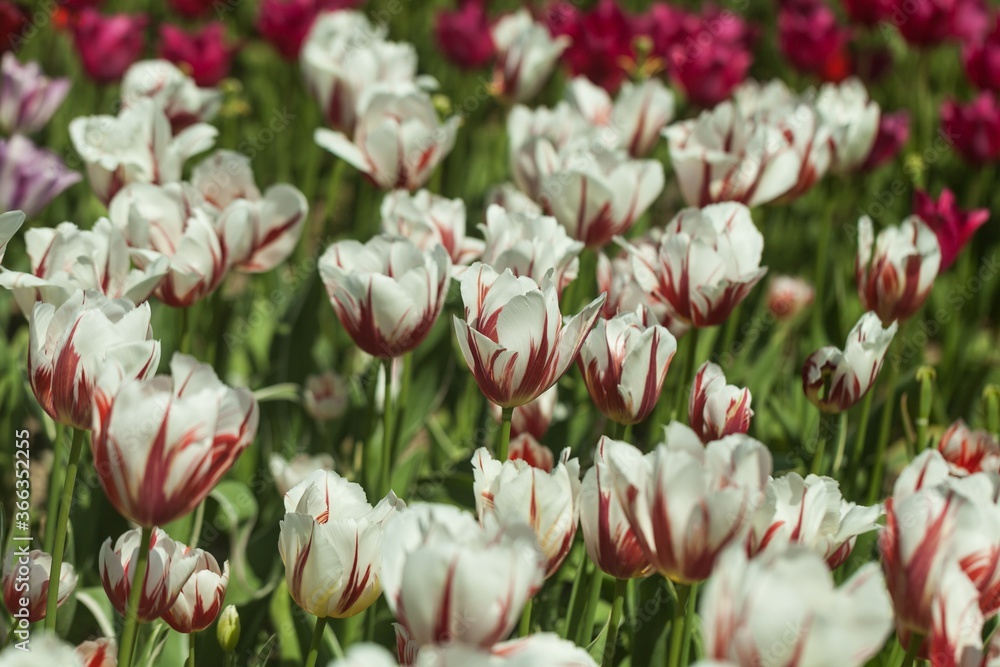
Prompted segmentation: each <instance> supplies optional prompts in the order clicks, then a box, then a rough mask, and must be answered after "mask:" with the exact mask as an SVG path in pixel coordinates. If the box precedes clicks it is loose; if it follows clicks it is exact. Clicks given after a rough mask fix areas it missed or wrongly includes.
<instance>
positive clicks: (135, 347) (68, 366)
mask: <svg viewBox="0 0 1000 667" xmlns="http://www.w3.org/2000/svg"><path fill="white" fill-rule="evenodd" d="M150 318H151V312H150V308H149V304H143V305H141V306H135V305H133V304H132V302H131V301H129V300H127V299H114V300H112V299H109V298H107V297H105V296H104V295H103V294H101V293H100V292H82V291H77V292H75V293H74V294H73V295H72V296H71V297H70V298H69V299H68V300H67V301H66V302H65V303H63V304H62V305H61V306H59V307H58V308H56V307H55V306H53V305H52V304H48V303H36V304H35V307H34V309H33V310H32V314H31V324H30V327H29V332H30V333H29V335H30V340H29V345H28V380H29V382H30V383H31V389H32V391H33V392H34V393H35V398H36V399H37V400H38V403H39V404H40V405H41V406H42V409H44V410H45V412H46V414H48V415H49V416H50V417H52V419H54V420H55V421H56V422H58V423H60V424H65V425H66V426H72V427H73V428H77V429H81V430H90V429H91V428H92V426H93V413H94V409H93V397H94V395H95V394H96V393H98V391H99V390H98V389H96V388H95V385H96V384H97V382H98V380H99V376H100V375H101V373H102V372H103V370H104V368H106V367H107V366H109V365H114V366H116V367H117V368H118V370H119V372H120V373H121V374H122V377H123V378H126V379H129V380H132V379H137V380H143V379H145V378H146V377H149V376H150V375H152V374H154V373H155V372H156V367H157V365H158V364H159V363H160V343H159V341H156V340H153V330H152V328H151V327H150Z"/></svg>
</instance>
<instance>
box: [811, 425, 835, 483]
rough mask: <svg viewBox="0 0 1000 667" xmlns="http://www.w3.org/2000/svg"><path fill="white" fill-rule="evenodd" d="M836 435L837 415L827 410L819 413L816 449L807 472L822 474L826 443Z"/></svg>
mask: <svg viewBox="0 0 1000 667" xmlns="http://www.w3.org/2000/svg"><path fill="white" fill-rule="evenodd" d="M835 435H837V415H836V414H832V413H829V412H820V413H819V430H817V431H816V451H815V453H814V454H813V459H812V464H811V465H810V466H809V472H811V473H812V474H814V475H822V474H823V458H824V457H825V456H826V443H827V442H829V441H830V440H832V439H833V437H834V436H835Z"/></svg>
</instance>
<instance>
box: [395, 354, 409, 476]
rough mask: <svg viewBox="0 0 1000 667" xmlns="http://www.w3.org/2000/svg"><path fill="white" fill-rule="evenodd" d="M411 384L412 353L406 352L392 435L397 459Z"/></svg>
mask: <svg viewBox="0 0 1000 667" xmlns="http://www.w3.org/2000/svg"><path fill="white" fill-rule="evenodd" d="M412 383H413V353H412V352H407V353H406V354H404V355H403V378H402V383H401V384H400V387H399V400H398V401H396V432H395V433H394V434H393V442H392V452H393V457H394V458H395V457H397V456H398V455H399V454H400V452H401V451H402V450H401V449H400V447H401V446H402V443H401V440H402V438H403V426H404V424H403V422H404V418H405V417H406V409H407V408H408V407H409V405H410V385H411V384H412Z"/></svg>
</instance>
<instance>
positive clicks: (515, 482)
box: [472, 447, 580, 577]
mask: <svg viewBox="0 0 1000 667" xmlns="http://www.w3.org/2000/svg"><path fill="white" fill-rule="evenodd" d="M472 471H473V474H474V481H473V484H472V488H473V492H474V493H475V494H476V513H477V514H478V515H479V521H480V523H482V524H483V525H484V526H488V525H492V524H494V523H496V524H499V525H504V524H511V523H525V524H528V525H529V526H531V528H532V529H533V530H534V531H535V536H536V537H537V538H538V544H539V546H540V548H541V550H542V553H543V554H544V555H545V559H546V569H545V576H547V577H551V576H552V575H553V574H555V573H556V571H557V570H558V569H559V566H560V565H562V562H563V560H564V559H565V558H566V556H567V554H569V549H570V547H571V546H573V538H574V537H575V536H576V526H577V523H578V522H579V517H580V506H579V504H578V502H577V498H578V497H579V495H580V462H579V461H578V460H577V459H571V458H569V449H565V450H563V452H562V454H561V455H560V456H559V463H558V465H556V466H555V468H553V469H552V471H551V472H546V471H544V470H541V469H539V468H535V467H533V466H531V465H529V464H528V462H526V461H521V460H514V461H511V460H508V461H498V460H496V459H494V458H493V457H492V456H491V455H490V453H489V451H488V450H487V449H486V448H485V447H480V448H479V449H477V450H476V452H475V453H474V454H473V455H472Z"/></svg>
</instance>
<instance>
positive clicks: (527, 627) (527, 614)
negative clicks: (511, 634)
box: [517, 598, 534, 637]
mask: <svg viewBox="0 0 1000 667" xmlns="http://www.w3.org/2000/svg"><path fill="white" fill-rule="evenodd" d="M533 606H534V605H533V604H532V598H528V601H527V602H526V603H525V604H524V611H523V612H521V625H520V627H519V628H518V631H517V634H518V636H519V637H527V636H528V635H530V634H531V608H532V607H533Z"/></svg>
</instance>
